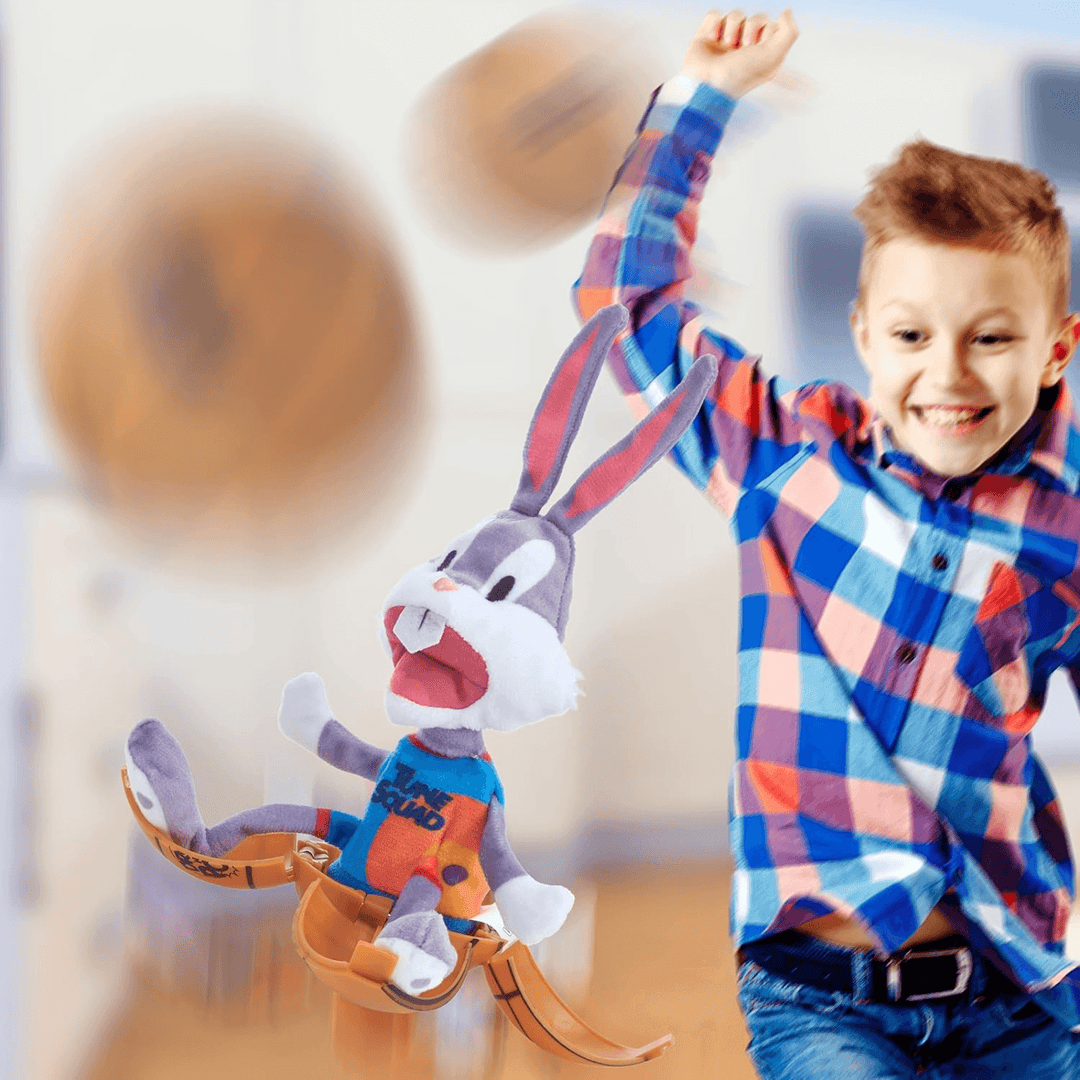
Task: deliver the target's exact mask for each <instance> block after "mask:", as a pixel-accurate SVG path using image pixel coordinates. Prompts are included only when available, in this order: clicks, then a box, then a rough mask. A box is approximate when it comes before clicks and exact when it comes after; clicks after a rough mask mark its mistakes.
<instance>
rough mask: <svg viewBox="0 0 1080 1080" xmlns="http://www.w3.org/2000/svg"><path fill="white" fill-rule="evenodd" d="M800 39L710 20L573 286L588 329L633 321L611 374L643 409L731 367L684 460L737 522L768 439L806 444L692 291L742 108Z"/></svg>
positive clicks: (660, 96) (657, 106)
mask: <svg viewBox="0 0 1080 1080" xmlns="http://www.w3.org/2000/svg"><path fill="white" fill-rule="evenodd" d="M797 35H798V31H797V30H796V28H795V24H794V21H793V20H792V18H791V13H790V12H789V11H788V12H785V13H784V14H783V15H781V17H780V19H779V20H778V21H776V22H774V23H770V22H768V20H767V19H766V18H765V17H764V16H762V15H755V16H754V17H753V18H750V19H746V18H745V17H744V16H743V15H742V13H741V12H731V13H729V14H728V15H726V16H721V15H719V14H717V13H715V12H714V13H712V14H710V15H708V16H707V17H706V18H705V20H704V22H703V23H702V24H701V26H700V27H699V28H698V30H697V33H695V35H694V38H693V40H692V41H691V43H690V47H689V49H688V50H687V53H686V57H685V59H684V62H683V67H682V71H681V73H680V75H679V76H678V77H677V78H676V79H673V80H671V81H670V82H668V83H666V84H665V85H664V86H663V87H662V88H661V89H660V91H659V92H658V93H657V96H656V97H655V99H654V100H653V103H652V105H651V107H650V109H649V111H648V113H647V114H646V117H645V119H644V120H643V121H642V126H641V128H640V130H639V133H638V138H637V140H636V141H635V143H634V145H633V147H632V148H631V151H630V154H629V156H628V157H627V159H626V162H625V163H624V164H623V166H622V168H621V169H620V171H619V174H618V176H617V177H616V181H615V186H614V188H613V189H612V191H611V193H610V195H609V196H608V200H607V204H606V206H605V209H604V213H603V215H602V217H601V219H600V222H599V225H598V227H597V231H596V236H595V238H594V240H593V242H592V245H591V247H590V248H589V252H588V255H587V258H586V263H585V268H584V271H583V272H582V275H581V277H580V278H579V279H578V281H577V282H576V283H575V286H574V301H575V304H576V306H577V309H578V313H579V315H580V316H581V317H582V318H583V319H588V318H589V317H591V316H592V315H593V314H594V313H595V312H596V311H597V310H599V309H600V308H601V307H604V306H605V305H607V304H611V303H620V304H622V305H624V306H625V307H626V308H627V309H628V310H629V312H630V326H629V328H628V330H627V332H626V333H625V334H624V335H623V336H622V337H621V338H620V340H619V341H618V342H617V343H616V345H615V347H614V348H613V350H612V353H611V366H612V369H613V370H614V372H615V376H616V379H617V380H618V383H619V386H620V388H621V389H622V391H623V393H624V394H626V395H627V396H628V398H629V399H630V401H631V404H632V406H633V407H634V408H635V411H637V412H640V413H642V414H643V413H644V412H645V411H647V410H648V409H649V408H651V407H652V406H653V405H655V404H656V403H657V402H658V401H660V400H661V399H662V398H663V397H664V396H665V395H666V394H667V393H668V392H669V391H670V390H671V389H672V388H673V387H674V386H675V384H676V383H678V381H679V380H680V379H681V378H682V376H683V374H685V372H686V371H687V370H688V369H689V367H690V365H691V364H692V363H693V362H694V360H695V358H696V357H697V356H699V355H702V354H705V353H711V354H712V355H714V356H716V357H717V359H718V360H719V361H720V374H719V377H718V378H717V382H716V385H715V388H714V390H713V393H712V395H711V397H710V398H709V399H708V400H707V401H706V405H705V407H704V409H703V416H702V417H701V418H700V420H699V422H698V423H696V424H694V425H693V426H692V427H691V429H690V431H688V433H687V435H685V436H684V437H683V439H682V440H681V441H680V443H679V444H678V446H677V447H676V449H675V451H674V452H673V453H674V457H675V460H676V462H677V463H678V464H679V465H680V467H681V468H682V469H683V470H684V471H685V472H686V473H687V474H688V475H689V476H690V478H691V479H692V480H693V481H694V482H695V483H696V484H697V485H698V486H699V487H702V488H707V489H708V491H709V494H710V495H711V496H712V497H713V498H714V500H715V501H716V502H718V503H719V504H720V505H721V507H722V508H723V509H725V510H727V511H729V512H730V510H731V509H732V508H733V504H734V500H735V498H736V497H737V493H738V491H739V490H740V489H741V488H742V486H743V483H744V481H745V479H746V478H747V477H746V473H747V470H748V469H749V468H751V462H750V456H751V453H752V445H753V444H754V443H755V442H756V441H757V440H758V438H759V437H760V436H762V435H765V436H767V437H768V438H769V439H770V441H772V442H774V443H781V444H782V443H785V442H792V441H797V439H798V436H797V435H796V434H795V432H794V430H793V425H792V424H790V423H787V424H785V422H784V418H783V416H782V415H781V414H782V412H783V409H782V406H781V405H780V404H779V403H778V401H777V400H776V397H775V394H774V392H773V387H772V386H770V385H769V384H768V383H767V382H766V381H765V380H764V379H762V378H761V377H760V375H759V373H758V371H757V368H756V366H752V365H750V364H741V363H738V362H739V361H741V360H742V358H743V355H744V354H743V350H742V349H741V348H740V347H739V346H738V345H737V344H736V343H735V342H734V341H731V340H729V339H728V338H725V337H723V336H721V335H719V334H717V333H716V332H715V331H712V330H710V329H708V328H707V327H706V326H705V324H704V321H703V320H702V318H701V315H700V312H699V311H698V309H697V308H696V307H695V306H694V305H693V304H691V303H689V302H688V301H687V300H686V299H685V298H684V288H685V283H686V281H687V279H688V278H689V277H690V275H691V272H692V270H691V261H690V256H691V250H692V247H693V243H694V239H695V237H696V235H697V221H698V207H699V205H700V202H701V197H702V194H703V192H704V188H705V184H706V181H707V180H708V176H709V171H710V166H711V162H712V156H713V153H714V152H715V150H716V147H717V145H718V143H719V141H720V137H721V135H722V133H723V127H724V124H725V123H726V121H727V119H728V117H729V116H730V115H731V111H732V109H733V108H734V104H735V99H736V98H737V97H739V96H741V95H742V94H744V93H746V92H747V91H748V90H750V89H753V87H755V86H757V85H759V84H760V83H763V82H766V81H768V80H769V79H771V78H772V77H773V76H774V75H775V74H776V72H777V71H778V70H779V68H780V65H781V63H782V62H783V59H784V57H785V55H786V54H787V51H788V49H790V47H791V45H792V43H793V42H794V41H795V38H796V37H797ZM785 428H786V429H787V430H782V429H785ZM766 456H767V457H769V458H775V454H768V455H766Z"/></svg>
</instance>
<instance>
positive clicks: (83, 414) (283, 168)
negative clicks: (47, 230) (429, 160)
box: [38, 115, 422, 554]
mask: <svg viewBox="0 0 1080 1080" xmlns="http://www.w3.org/2000/svg"><path fill="white" fill-rule="evenodd" d="M53 235H54V239H53V240H52V241H51V243H50V244H49V245H48V250H47V254H46V256H45V258H44V272H43V274H42V279H41V283H40V284H41V288H40V293H39V295H40V303H39V320H38V345H39V359H40V363H41V368H42V372H43V375H44V381H45V384H46V387H47V391H48V396H49V399H50V402H51V405H52V409H53V415H54V418H55V421H56V424H57V426H58V428H59V430H60V432H61V434H62V436H63V437H64V439H65V441H66V442H67V443H68V445H69V447H70V449H71V451H72V452H73V456H74V460H75V464H76V467H77V468H78V469H79V470H80V472H81V473H82V475H83V476H84V478H85V480H86V481H87V485H88V488H89V490H90V491H91V492H92V493H93V495H94V496H95V497H96V498H97V499H98V500H99V501H101V502H102V503H103V504H104V505H105V507H106V508H107V509H108V510H109V511H110V512H111V513H113V514H114V515H118V516H119V517H121V518H122V519H124V520H125V521H127V522H128V523H129V524H131V525H133V526H135V527H136V528H137V529H138V530H140V531H142V532H148V533H149V534H150V535H151V536H152V537H154V538H155V539H157V540H158V541H160V539H161V538H162V537H165V536H168V537H171V538H172V539H173V540H175V541H176V542H178V543H181V544H187V545H191V546H194V547H196V548H204V547H206V546H207V545H212V546H215V547H220V548H228V547H230V546H235V545H240V546H241V547H242V548H246V549H249V550H250V549H251V548H253V547H254V548H256V549H262V550H264V551H266V552H267V553H271V554H272V553H273V549H274V548H275V547H278V546H282V547H283V548H284V549H287V550H292V549H293V548H294V547H295V544H296V543H302V544H304V545H305V546H307V545H310V544H311V543H313V542H318V541H319V540H320V539H323V538H326V537H328V536H333V535H336V534H337V533H338V531H339V530H340V529H342V528H344V527H347V526H348V525H350V524H356V523H357V522H359V521H361V520H364V521H366V522H367V523H369V524H370V523H371V522H372V521H374V520H375V519H376V518H377V517H378V515H379V513H380V512H385V509H386V507H385V503H386V500H387V499H388V497H389V496H390V495H391V494H392V492H393V490H394V488H395V486H398V487H400V486H401V483H402V478H403V476H404V475H405V473H406V472H407V470H408V468H409V466H410V464H411V463H412V461H413V458H414V456H415V443H416V437H415V431H414V429H415V428H416V427H418V426H420V425H419V417H418V413H419V410H420V408H421V397H422V395H421V385H420V369H419V364H418V357H417V346H416V341H415V333H414V328H413V319H412V315H411V312H410V302H409V298H408V295H407V289H406V285H405V282H404V280H403V277H402V274H401V271H400V269H399V268H398V260H397V258H396V256H395V252H394V249H393V245H392V243H391V241H390V239H389V238H388V236H387V235H386V234H385V232H384V230H383V229H382V227H381V226H380V224H379V220H378V211H377V210H376V209H375V208H374V207H373V206H372V205H371V202H370V199H369V198H368V197H367V196H366V195H364V194H363V193H362V192H361V191H360V190H359V188H358V187H357V184H356V182H355V180H354V179H353V178H352V177H351V176H349V175H348V170H347V169H346V168H345V167H344V166H343V165H342V164H341V163H340V162H339V161H337V160H335V159H334V158H333V156H332V155H330V154H329V153H328V152H327V151H326V150H325V149H324V148H322V147H320V146H319V145H317V144H316V143H315V142H314V141H313V140H312V139H311V138H310V137H308V136H306V135H305V134H303V133H301V132H298V131H295V130H293V129H291V128H289V127H286V126H284V125H279V124H278V123H276V122H271V121H268V120H265V119H262V118H259V119H256V118H253V117H250V116H239V115H237V116H220V115H218V116H207V115H192V116H187V117H182V118H176V119H174V120H172V121H168V122H164V121H163V122H159V123H158V124H156V125H155V127H154V129H153V130H152V131H142V132H134V133H132V132H129V133H128V134H127V135H126V136H125V137H124V138H123V139H121V140H118V141H116V142H115V143H114V144H113V145H110V146H109V147H107V148H106V149H105V150H104V151H103V152H101V153H100V154H99V155H98V156H97V158H96V160H94V161H92V162H89V163H88V164H86V165H85V166H83V167H82V168H81V169H80V170H79V172H78V176H77V178H76V182H75V183H73V184H72V185H71V188H70V190H69V192H68V193H67V194H66V195H65V196H64V197H63V198H62V200H61V204H60V208H59V212H58V214H57V218H56V228H55V230H54V234H53Z"/></svg>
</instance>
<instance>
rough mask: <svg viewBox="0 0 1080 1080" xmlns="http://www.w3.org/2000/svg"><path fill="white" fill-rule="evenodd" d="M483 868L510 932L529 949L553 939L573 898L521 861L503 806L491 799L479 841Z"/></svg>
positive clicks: (497, 799) (496, 798)
mask: <svg viewBox="0 0 1080 1080" xmlns="http://www.w3.org/2000/svg"><path fill="white" fill-rule="evenodd" d="M480 868H481V869H482V870H483V871H484V877H486V878H487V882H488V885H489V886H491V891H492V892H493V893H494V894H495V903H496V904H497V905H498V908H499V913H500V914H501V915H502V917H503V921H504V922H505V923H506V925H507V928H508V929H509V930H511V931H512V932H513V933H514V934H515V935H516V936H517V937H519V938H520V939H521V940H522V941H523V942H525V944H526V945H535V944H536V943H537V942H539V941H543V940H544V938H548V937H551V935H552V934H554V933H555V931H556V930H558V929H559V927H560V926H562V924H563V922H565V920H566V916H567V915H568V914H569V913H570V909H571V908H572V907H573V906H574V894H573V893H572V892H571V891H570V890H569V889H564V888H563V887H562V886H561V885H545V884H543V883H542V882H539V881H537V880H536V879H535V878H534V877H532V876H531V875H530V874H529V873H528V872H527V871H526V870H525V868H524V867H523V866H522V865H521V863H520V862H519V861H518V857H517V856H516V855H515V854H514V850H513V848H511V847H510V841H509V840H508V839H507V838H506V815H505V813H504V811H503V805H502V802H501V801H500V800H499V798H498V797H497V796H492V799H491V802H490V803H489V804H488V816H487V822H486V823H485V825H484V833H483V836H482V837H481V840H480Z"/></svg>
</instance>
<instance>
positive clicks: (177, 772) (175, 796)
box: [124, 720, 209, 854]
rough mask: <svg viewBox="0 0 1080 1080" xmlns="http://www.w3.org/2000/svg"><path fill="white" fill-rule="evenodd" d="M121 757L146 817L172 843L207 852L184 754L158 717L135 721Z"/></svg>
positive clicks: (203, 831)
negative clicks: (168, 837)
mask: <svg viewBox="0 0 1080 1080" xmlns="http://www.w3.org/2000/svg"><path fill="white" fill-rule="evenodd" d="M124 758H125V764H126V766H127V775H128V784H129V785H130V787H131V790H132V792H133V793H134V795H135V799H136V801H137V802H138V804H139V808H140V809H141V810H142V812H143V815H144V817H145V818H146V820H147V821H149V822H150V824H151V825H154V826H155V827H156V828H158V829H161V831H162V832H165V833H168V834H169V835H170V836H171V837H172V838H173V840H174V841H176V843H178V844H181V845H183V846H184V847H186V848H188V849H190V850H191V851H198V852H200V853H202V854H209V852H207V851H206V850H205V849H206V826H205V825H204V824H203V820H202V817H201V816H200V814H199V808H198V806H197V805H196V802H195V785H194V783H193V782H192V779H191V770H190V768H189V767H188V763H187V758H186V757H185V756H184V751H183V750H182V749H181V748H180V744H179V743H178V742H177V741H176V739H175V738H174V737H173V736H172V735H171V734H170V733H169V730H168V729H167V728H166V727H165V725H164V724H163V723H162V722H161V721H160V720H143V721H141V722H140V723H138V724H136V725H135V727H134V728H133V729H132V732H131V734H130V735H129V736H128V738H127V742H126V743H125V744H124Z"/></svg>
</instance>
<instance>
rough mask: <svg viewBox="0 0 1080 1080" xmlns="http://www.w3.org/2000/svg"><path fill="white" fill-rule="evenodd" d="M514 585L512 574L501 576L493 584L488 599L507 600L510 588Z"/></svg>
mask: <svg viewBox="0 0 1080 1080" xmlns="http://www.w3.org/2000/svg"><path fill="white" fill-rule="evenodd" d="M513 587H514V579H513V578H512V577H510V576H507V577H502V578H499V580H498V581H496V582H495V584H494V585H492V586H491V591H490V592H489V593H488V594H487V597H486V599H488V600H505V599H506V598H507V596H509V595H510V590H511V589H512V588H513Z"/></svg>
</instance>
